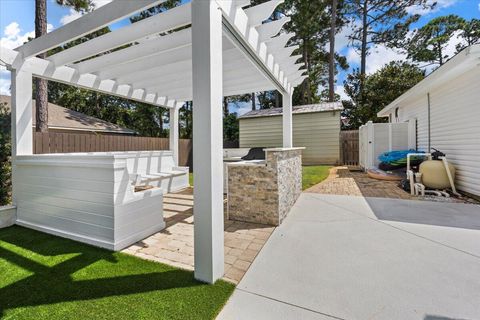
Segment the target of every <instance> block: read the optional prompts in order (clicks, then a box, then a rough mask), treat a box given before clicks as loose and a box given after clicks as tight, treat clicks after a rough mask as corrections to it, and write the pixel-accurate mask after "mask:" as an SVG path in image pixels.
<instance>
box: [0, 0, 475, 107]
mask: <svg viewBox="0 0 480 320" xmlns="http://www.w3.org/2000/svg"><path fill="white" fill-rule="evenodd" d="M93 1H94V3H95V5H96V7H100V6H102V5H105V4H107V3H108V2H110V1H111V0H93ZM432 1H434V0H432ZM435 1H436V2H437V6H436V8H435V9H434V10H431V11H424V10H422V9H421V8H416V7H412V8H410V9H409V11H410V12H411V13H419V14H421V15H422V16H421V18H420V20H419V21H418V22H417V23H415V24H414V25H412V27H411V29H412V30H413V29H414V28H419V27H421V26H423V25H425V24H426V23H427V22H428V21H430V20H431V19H433V18H435V17H438V16H442V15H448V14H457V15H459V16H461V17H463V18H465V19H468V20H470V19H472V18H480V0H435ZM79 16H80V14H79V13H77V12H75V11H74V10H73V9H69V8H65V7H61V6H59V5H58V4H56V2H55V0H47V21H48V30H49V31H51V30H53V29H56V28H59V27H61V26H62V25H64V24H67V23H68V22H70V21H73V20H74V19H76V18H78V17H79ZM34 19H35V1H34V0H0V36H1V38H0V44H1V45H2V46H5V47H8V48H11V49H14V48H16V47H18V46H20V45H22V44H23V43H24V42H26V41H27V39H28V37H34ZM128 23H129V22H128V20H124V21H120V22H118V23H116V24H114V25H112V26H110V27H111V29H115V28H118V27H120V26H122V25H125V24H128ZM348 32H349V30H348V28H345V29H344V30H342V32H340V33H339V34H338V35H337V37H336V45H335V46H336V50H337V52H339V53H340V54H342V55H344V56H346V57H347V61H348V63H349V65H350V69H349V70H347V71H342V72H340V73H339V74H338V75H337V77H336V83H337V86H336V92H337V93H338V94H339V95H340V96H341V97H342V98H346V95H345V92H344V90H343V81H344V80H345V78H346V76H347V74H348V73H349V72H351V70H353V69H354V68H358V66H359V63H360V57H359V55H358V54H357V53H356V52H355V50H353V48H351V47H349V46H348V39H347V35H348ZM456 43H458V40H457V39H456V38H455V37H454V38H453V39H452V41H451V43H450V44H449V50H450V51H451V54H453V51H454V48H455V45H456ZM405 59H406V55H405V54H403V53H401V52H398V51H396V50H393V49H389V48H386V47H384V46H377V47H375V48H372V50H371V53H370V55H369V56H368V58H367V73H373V72H375V71H377V70H378V69H380V68H381V67H382V66H383V65H385V64H386V63H388V62H390V61H393V60H405ZM427 71H428V70H427ZM321 89H322V88H320V90H321ZM0 94H7V95H10V73H9V72H8V71H7V70H5V69H4V68H3V69H2V68H1V67H0ZM250 108H251V104H250V103H243V104H239V105H233V104H232V105H231V106H230V111H231V112H237V113H238V114H243V113H245V112H247V111H249V110H250Z"/></svg>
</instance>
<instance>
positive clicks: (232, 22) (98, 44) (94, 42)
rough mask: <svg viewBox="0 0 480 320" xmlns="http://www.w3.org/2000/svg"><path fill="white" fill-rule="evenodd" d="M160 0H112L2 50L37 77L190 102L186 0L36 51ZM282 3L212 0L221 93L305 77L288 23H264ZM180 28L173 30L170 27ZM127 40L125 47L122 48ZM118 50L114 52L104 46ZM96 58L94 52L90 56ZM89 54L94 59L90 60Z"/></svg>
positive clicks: (284, 89) (281, 85) (289, 84)
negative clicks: (218, 31)
mask: <svg viewBox="0 0 480 320" xmlns="http://www.w3.org/2000/svg"><path fill="white" fill-rule="evenodd" d="M164 1H165V0H141V1H122V0H116V1H113V2H111V3H109V4H107V5H105V6H103V7H100V8H99V9H97V10H95V11H93V12H91V13H88V14H86V15H84V16H83V17H81V18H79V19H77V20H75V21H73V22H71V23H69V24H67V25H65V26H63V27H61V28H59V29H56V30H54V31H52V32H50V33H48V34H46V35H44V36H42V37H40V38H37V39H34V40H32V41H30V42H28V43H26V44H24V45H22V46H20V47H19V48H17V49H15V50H9V49H5V48H2V50H1V59H2V60H3V61H4V62H6V63H7V65H10V66H11V67H12V68H13V69H16V68H18V67H19V66H18V65H17V64H19V63H22V64H23V65H22V68H23V69H24V68H25V67H27V68H28V69H29V71H30V72H32V73H33V74H34V75H36V76H38V77H42V78H45V79H49V80H54V81H59V82H64V83H68V84H72V85H75V86H78V87H83V88H87V89H92V90H95V91H100V92H104V93H108V94H112V95H117V96H120V97H125V98H129V99H132V100H136V101H140V102H146V103H150V104H155V105H159V106H166V107H175V106H177V105H179V104H180V103H183V102H184V101H189V100H192V50H191V46H192V29H191V23H192V17H191V3H186V4H183V5H181V6H178V7H175V8H173V9H170V10H167V11H165V12H163V13H159V14H157V15H154V16H152V17H149V18H146V19H144V20H141V21H139V22H136V23H133V24H131V25H128V26H126V27H122V28H119V29H116V30H114V31H112V32H110V33H107V34H104V35H102V36H99V37H97V38H94V39H91V40H89V41H86V42H84V43H81V44H78V45H76V46H73V47H71V48H68V49H66V50H64V51H61V52H59V53H56V54H54V55H52V56H49V57H48V58H46V59H45V60H44V59H39V58H36V57H35V56H36V55H38V54H40V53H43V52H46V51H47V50H50V49H52V48H55V47H57V46H59V45H62V44H65V43H67V42H70V41H72V40H75V39H78V38H80V37H82V36H85V35H87V34H89V33H91V32H94V31H96V30H98V29H100V28H102V27H104V26H107V25H109V24H111V23H114V22H115V21H118V20H121V19H124V18H126V17H128V16H131V15H132V14H135V13H137V12H140V11H142V10H145V9H147V8H149V7H152V6H155V5H158V4H160V3H162V2H164ZM282 2H283V1H269V2H266V3H263V4H260V5H257V6H253V7H249V8H247V9H243V8H244V7H246V6H249V5H250V1H249V0H240V1H231V0H221V1H217V4H218V6H219V8H220V9H221V11H222V15H223V18H224V19H223V22H222V23H223V35H222V36H223V48H222V50H223V57H224V58H223V95H224V96H229V95H235V94H244V93H250V92H258V91H267V90H274V89H277V90H279V91H280V92H281V93H282V94H283V93H287V94H291V92H292V90H293V87H295V86H296V85H298V84H300V83H301V82H302V81H303V79H304V78H305V76H304V75H303V72H304V69H300V68H301V67H302V66H303V64H300V63H296V61H297V60H298V59H299V57H300V56H292V53H293V51H294V50H295V49H297V48H298V46H291V47H285V46H286V44H287V42H288V40H289V39H290V38H291V37H292V36H293V34H280V35H278V34H279V32H280V29H281V28H282V26H283V25H284V24H285V23H286V22H288V21H289V18H288V17H283V18H281V19H279V20H276V21H266V20H267V19H268V18H269V17H270V16H271V14H272V12H273V11H274V9H275V8H276V6H278V5H279V4H280V3H282ZM175 30H178V31H175ZM125 45H129V46H127V47H125V48H123V49H119V48H120V47H122V46H125ZM113 49H116V50H115V51H113V52H109V51H110V50H113ZM99 54H102V55H100V56H97V57H94V56H96V55H99ZM92 57H93V58H92Z"/></svg>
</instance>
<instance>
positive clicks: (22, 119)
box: [10, 69, 33, 205]
mask: <svg viewBox="0 0 480 320" xmlns="http://www.w3.org/2000/svg"><path fill="white" fill-rule="evenodd" d="M11 80H12V82H11V83H12V84H11V91H12V98H11V99H12V100H11V106H12V107H11V113H10V114H11V117H12V128H11V130H12V203H13V205H16V204H17V191H16V190H17V183H16V180H17V174H16V172H17V169H16V166H15V161H16V160H15V157H16V156H17V155H30V154H33V131H32V74H31V73H30V72H26V71H21V70H18V69H16V70H15V69H14V70H12V71H11Z"/></svg>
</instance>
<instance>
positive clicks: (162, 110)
mask: <svg viewBox="0 0 480 320" xmlns="http://www.w3.org/2000/svg"><path fill="white" fill-rule="evenodd" d="M164 112H165V110H164V109H163V108H160V110H159V117H158V129H159V130H160V132H159V135H158V136H159V137H163V113H164Z"/></svg>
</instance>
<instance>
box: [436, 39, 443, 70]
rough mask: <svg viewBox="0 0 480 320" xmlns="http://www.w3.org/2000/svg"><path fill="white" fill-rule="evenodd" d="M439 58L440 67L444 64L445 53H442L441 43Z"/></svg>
mask: <svg viewBox="0 0 480 320" xmlns="http://www.w3.org/2000/svg"><path fill="white" fill-rule="evenodd" d="M437 50H438V58H439V62H440V65H442V64H443V53H442V45H441V44H440V43H439V44H438V48H437Z"/></svg>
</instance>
